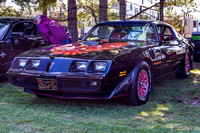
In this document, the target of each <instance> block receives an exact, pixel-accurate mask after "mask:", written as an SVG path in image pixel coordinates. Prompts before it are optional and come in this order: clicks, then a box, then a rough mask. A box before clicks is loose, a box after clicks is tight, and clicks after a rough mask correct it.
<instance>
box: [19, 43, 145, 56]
mask: <svg viewBox="0 0 200 133" xmlns="http://www.w3.org/2000/svg"><path fill="white" fill-rule="evenodd" d="M144 45H146V44H145V43H142V42H113V43H103V44H98V45H86V44H84V42H78V43H73V44H66V45H51V46H48V47H47V46H45V47H40V48H36V49H33V50H29V51H27V52H25V53H23V54H21V55H19V56H18V57H50V58H54V57H69V58H79V59H96V60H110V59H114V58H115V57H117V56H119V55H122V54H123V53H126V52H128V51H130V50H132V49H135V48H139V47H138V46H144Z"/></svg>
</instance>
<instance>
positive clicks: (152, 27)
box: [7, 21, 193, 105]
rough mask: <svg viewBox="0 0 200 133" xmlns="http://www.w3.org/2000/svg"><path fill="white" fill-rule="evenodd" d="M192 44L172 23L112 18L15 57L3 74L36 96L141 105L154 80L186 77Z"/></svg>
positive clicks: (190, 66)
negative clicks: (72, 38) (66, 40)
mask: <svg viewBox="0 0 200 133" xmlns="http://www.w3.org/2000/svg"><path fill="white" fill-rule="evenodd" d="M192 55H193V48H192V46H191V45H189V44H188V41H187V40H186V39H185V38H183V37H182V36H181V35H179V34H178V33H177V32H176V30H175V29H174V28H173V27H171V26H170V25H168V24H166V23H163V22H158V21H114V22H104V23H99V24H97V25H95V26H94V27H93V28H92V29H91V30H90V31H89V32H88V33H87V34H86V36H85V37H84V38H83V39H82V40H81V41H80V42H77V43H73V44H66V45H62V46H56V45H54V46H50V47H42V48H38V49H37V50H30V51H28V52H25V53H23V54H21V55H19V56H17V57H16V58H15V59H14V61H13V63H12V65H11V67H10V69H9V71H8V72H7V77H8V79H9V81H10V82H11V83H12V84H13V85H17V86H22V87H24V91H25V92H27V93H33V94H35V95H37V96H38V97H46V96H49V97H57V98H67V99H110V98H115V97H123V98H124V99H125V102H126V103H127V104H129V105H141V104H145V103H146V102H147V100H148V98H149V95H150V92H151V91H152V89H153V79H155V78H160V77H162V76H164V75H166V74H169V73H172V72H175V75H176V76H177V77H179V78H186V77H188V76H189V74H190V70H191V69H192Z"/></svg>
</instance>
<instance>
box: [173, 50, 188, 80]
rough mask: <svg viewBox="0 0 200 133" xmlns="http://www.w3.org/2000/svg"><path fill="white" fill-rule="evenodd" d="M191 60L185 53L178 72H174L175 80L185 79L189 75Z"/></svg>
mask: <svg viewBox="0 0 200 133" xmlns="http://www.w3.org/2000/svg"><path fill="white" fill-rule="evenodd" d="M191 66H192V60H191V56H190V54H189V53H188V52H187V53H186V54H185V56H184V58H183V61H182V62H181V64H180V66H179V68H178V70H177V71H176V72H175V75H176V77H177V78H182V79H183V78H187V77H188V76H189V75H190V70H191Z"/></svg>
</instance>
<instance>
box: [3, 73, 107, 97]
mask: <svg viewBox="0 0 200 133" xmlns="http://www.w3.org/2000/svg"><path fill="white" fill-rule="evenodd" d="M104 76H105V75H104V74H101V75H85V74H83V75H81V74H67V73H65V74H58V73H53V74H49V73H40V74H39V73H37V74H35V73H25V72H23V71H21V72H20V73H19V72H15V71H8V72H7V78H8V80H9V81H10V83H12V84H13V85H16V86H20V87H24V88H25V92H28V93H34V94H38V95H46V96H51V97H59V98H69V99H109V95H110V94H111V91H106V90H103V91H102V90H101V88H102V80H103V78H104ZM38 79H49V80H52V81H53V80H54V81H56V89H52V90H51V89H49V88H48V89H47V88H46V89H45V88H41V87H40V83H38ZM91 82H92V83H94V82H95V85H94V84H93V85H92V84H91Z"/></svg>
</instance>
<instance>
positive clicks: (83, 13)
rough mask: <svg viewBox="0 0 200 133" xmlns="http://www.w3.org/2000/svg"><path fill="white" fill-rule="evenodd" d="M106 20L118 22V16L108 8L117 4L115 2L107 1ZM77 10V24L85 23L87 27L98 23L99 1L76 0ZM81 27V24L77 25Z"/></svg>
mask: <svg viewBox="0 0 200 133" xmlns="http://www.w3.org/2000/svg"><path fill="white" fill-rule="evenodd" d="M107 1H108V3H107V4H108V8H107V14H108V15H107V16H108V17H107V20H108V21H109V20H118V19H119V16H118V15H117V12H115V11H114V10H112V9H111V8H110V7H112V6H113V5H115V4H116V3H117V0H107ZM77 8H78V22H82V21H87V23H85V24H86V25H87V26H91V25H93V23H95V24H96V23H98V22H99V0H77ZM79 26H80V27H83V23H81V24H80V25H79Z"/></svg>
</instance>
